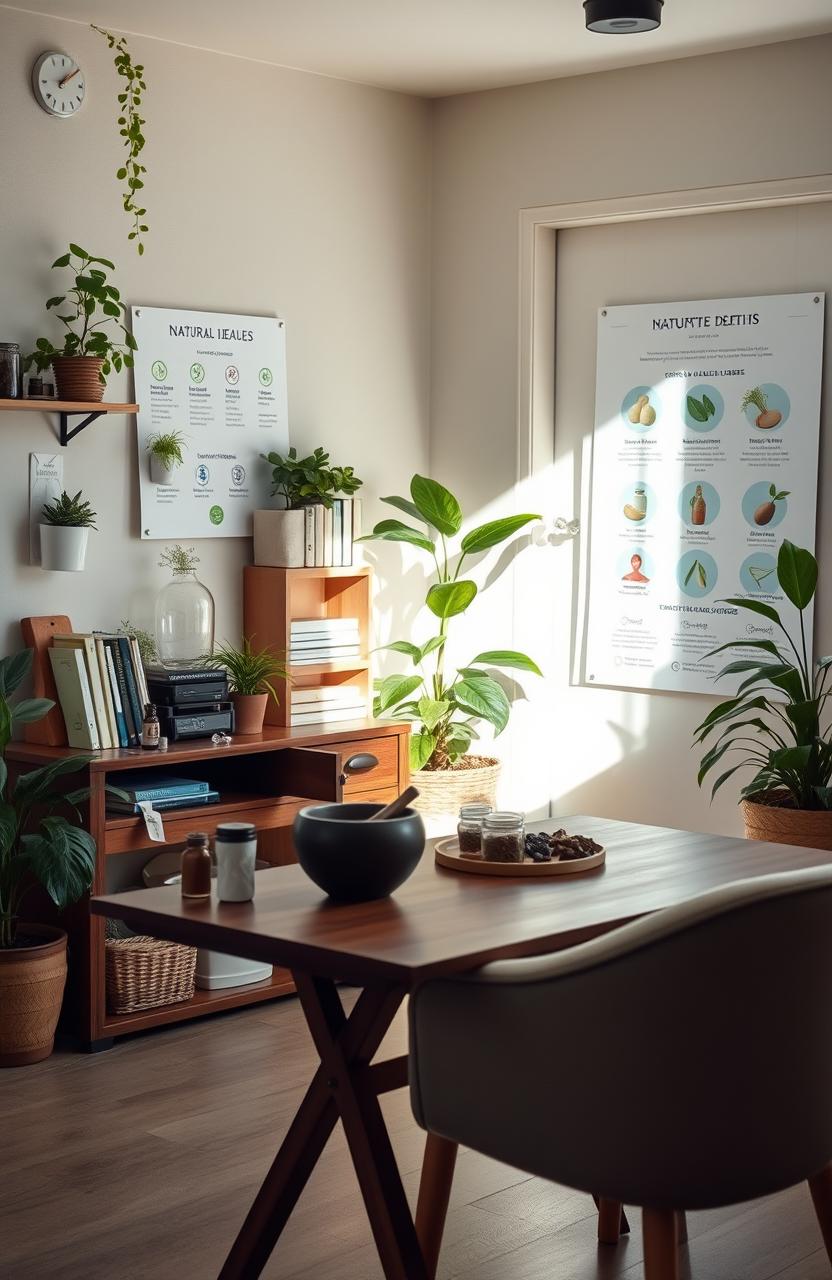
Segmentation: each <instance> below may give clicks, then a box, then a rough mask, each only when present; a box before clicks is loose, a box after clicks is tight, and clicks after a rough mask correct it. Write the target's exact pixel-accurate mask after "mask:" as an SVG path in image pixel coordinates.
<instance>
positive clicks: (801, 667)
mask: <svg viewBox="0 0 832 1280" xmlns="http://www.w3.org/2000/svg"><path fill="white" fill-rule="evenodd" d="M777 580H778V582H779V583H780V588H781V590H782V592H783V594H784V595H785V597H786V599H787V600H789V601H790V602H791V604H793V605H794V606H795V608H796V609H797V610H798V618H799V627H798V634H797V635H792V634H791V633H790V632H789V630H788V629H787V628H786V627H785V626H784V625H783V622H782V621H781V619H780V615H779V613H778V612H777V610H776V609H774V608H772V606H771V605H769V604H766V603H765V602H764V601H762V600H752V599H749V600H742V599H730V600H725V601H723V602H722V603H724V604H731V605H736V606H737V607H738V608H741V609H747V610H749V611H750V612H751V613H755V614H758V615H761V616H762V617H764V618H766V619H767V620H768V621H769V622H771V623H773V624H774V626H776V627H777V628H778V630H779V631H780V632H781V633H782V635H783V637H784V639H782V640H767V639H763V640H731V641H729V642H728V643H727V644H724V645H720V646H719V648H718V649H713V650H712V651H711V654H707V655H706V656H707V657H710V656H712V654H714V653H720V652H722V651H723V650H726V649H728V650H734V651H736V652H737V653H739V654H741V655H743V656H741V657H738V658H736V659H735V660H734V661H733V662H729V663H728V664H727V666H725V667H723V669H722V670H721V671H720V672H719V674H718V675H717V676H716V679H717V680H719V679H721V678H722V677H723V676H727V675H742V676H743V677H744V678H743V680H742V682H741V683H740V686H739V688H738V690H737V693H736V696H735V697H733V698H729V699H728V700H727V701H726V702H721V703H719V705H718V706H716V707H714V709H713V711H711V712H710V714H709V715H708V716H706V718H705V719H704V720H703V721H702V723H701V724H700V725H699V726H698V727H697V728H696V729H695V730H694V738H695V741H696V743H698V744H700V745H701V744H703V743H705V742H706V741H707V740H708V739H712V740H713V741H712V745H711V746H710V748H709V749H708V751H707V752H706V753H705V755H704V756H703V758H702V763H701V765H700V768H699V785H700V786H701V785H702V782H703V780H704V779H705V777H706V776H707V775H708V774H709V773H710V772H711V770H712V769H713V768H714V767H715V766H716V765H717V764H718V763H719V762H720V761H721V760H723V759H726V757H727V759H726V763H728V762H729V761H730V762H731V767H730V768H728V769H726V770H725V772H723V773H721V774H720V775H719V777H718V778H717V779H716V781H715V782H714V784H713V787H712V789H711V796H712V797H713V796H714V795H715V794H716V792H717V791H718V790H719V789H720V787H721V786H723V784H724V783H726V782H727V781H728V779H729V778H731V777H732V776H733V775H734V774H735V773H736V772H737V770H738V769H746V768H752V769H754V770H755V773H754V776H753V778H752V779H751V781H750V782H749V783H747V784H746V786H744V787H743V789H742V791H741V793H740V796H741V803H742V811H743V818H744V821H745V834H746V835H747V836H748V837H749V839H752V840H773V841H777V842H779V843H780V844H796V845H806V846H808V847H810V848H817V849H830V850H832V738H830V723H829V718H828V715H827V713H826V702H827V699H828V698H829V696H830V692H832V691H830V690H827V688H826V681H827V677H828V675H829V669H830V667H832V657H828V658H821V659H819V660H818V661H817V662H815V663H814V666H811V665H810V663H809V660H808V649H807V637H806V622H805V617H804V615H805V612H806V610H807V609H808V607H809V605H810V604H811V602H812V600H813V598H814V595H815V588H816V586H817V580H818V563H817V560H816V559H815V557H814V556H813V555H812V553H811V551H807V550H805V549H804V548H801V547H796V546H794V544H793V543H791V542H788V541H786V542H784V543H783V545H782V546H781V547H780V551H779V554H778V557H777ZM714 735H716V736H715V738H714ZM738 754H739V755H740V756H741V757H742V758H741V759H739V760H737V755H738Z"/></svg>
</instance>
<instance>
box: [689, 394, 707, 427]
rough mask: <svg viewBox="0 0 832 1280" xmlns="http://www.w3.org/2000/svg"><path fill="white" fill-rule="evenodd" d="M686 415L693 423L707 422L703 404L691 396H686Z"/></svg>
mask: <svg viewBox="0 0 832 1280" xmlns="http://www.w3.org/2000/svg"><path fill="white" fill-rule="evenodd" d="M688 413H689V414H690V416H691V417H692V418H693V420H694V422H707V421H708V411H707V409H706V408H705V406H704V404H702V403H701V401H699V400H695V399H694V397H693V396H688Z"/></svg>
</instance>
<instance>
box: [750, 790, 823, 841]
mask: <svg viewBox="0 0 832 1280" xmlns="http://www.w3.org/2000/svg"><path fill="white" fill-rule="evenodd" d="M776 795H777V793H776V792H775V793H773V797H774V801H773V800H772V795H771V793H770V796H769V800H768V803H761V802H760V801H758V800H743V802H742V816H743V819H744V821H745V834H746V836H747V837H748V839H749V840H768V841H770V842H771V843H773V844H796V845H801V846H802V847H803V848H806V849H828V850H830V851H832V811H830V810H828V809H794V808H790V807H789V806H788V805H784V804H778V803H776Z"/></svg>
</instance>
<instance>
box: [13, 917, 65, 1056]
mask: <svg viewBox="0 0 832 1280" xmlns="http://www.w3.org/2000/svg"><path fill="white" fill-rule="evenodd" d="M18 937H19V938H20V939H21V940H22V941H29V940H31V942H32V945H31V946H22V947H12V948H9V949H2V950H0V1067H24V1066H27V1065H28V1064H29V1063H30V1062H40V1061H41V1060H42V1059H43V1058H48V1057H49V1055H50V1053H51V1052H52V1046H53V1044H54V1042H55V1028H56V1026H57V1025H58V1015H59V1014H60V1012H61V1001H62V1000H63V995H64V985H65V983H66V934H65V933H64V931H63V930H62V929H53V928H51V927H50V926H49V925H45V924H23V925H20V926H19V927H18Z"/></svg>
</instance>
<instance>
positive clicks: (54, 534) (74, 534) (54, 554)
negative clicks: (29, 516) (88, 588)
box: [40, 489, 97, 573]
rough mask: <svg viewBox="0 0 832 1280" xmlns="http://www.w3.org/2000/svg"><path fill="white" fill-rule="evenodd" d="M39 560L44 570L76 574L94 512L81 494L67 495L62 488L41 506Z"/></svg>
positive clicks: (84, 558) (83, 558)
mask: <svg viewBox="0 0 832 1280" xmlns="http://www.w3.org/2000/svg"><path fill="white" fill-rule="evenodd" d="M41 516H42V519H41V523H40V562H41V567H42V568H44V569H57V570H60V571H62V572H64V573H79V572H80V570H81V569H83V567H84V561H85V560H86V557H87V541H88V539H89V536H90V529H96V528H97V526H96V523H95V512H94V511H93V509H92V507H91V506H90V504H89V503H88V502H85V501H84V500H83V498H82V496H81V490H80V489H79V490H78V492H77V493H76V494H75V497H74V498H70V496H69V494H68V493H67V491H66V489H64V491H63V493H62V494H61V496H60V497H59V498H55V499H54V500H53V501H52V502H47V503H46V504H45V506H43V507H42V509H41Z"/></svg>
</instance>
